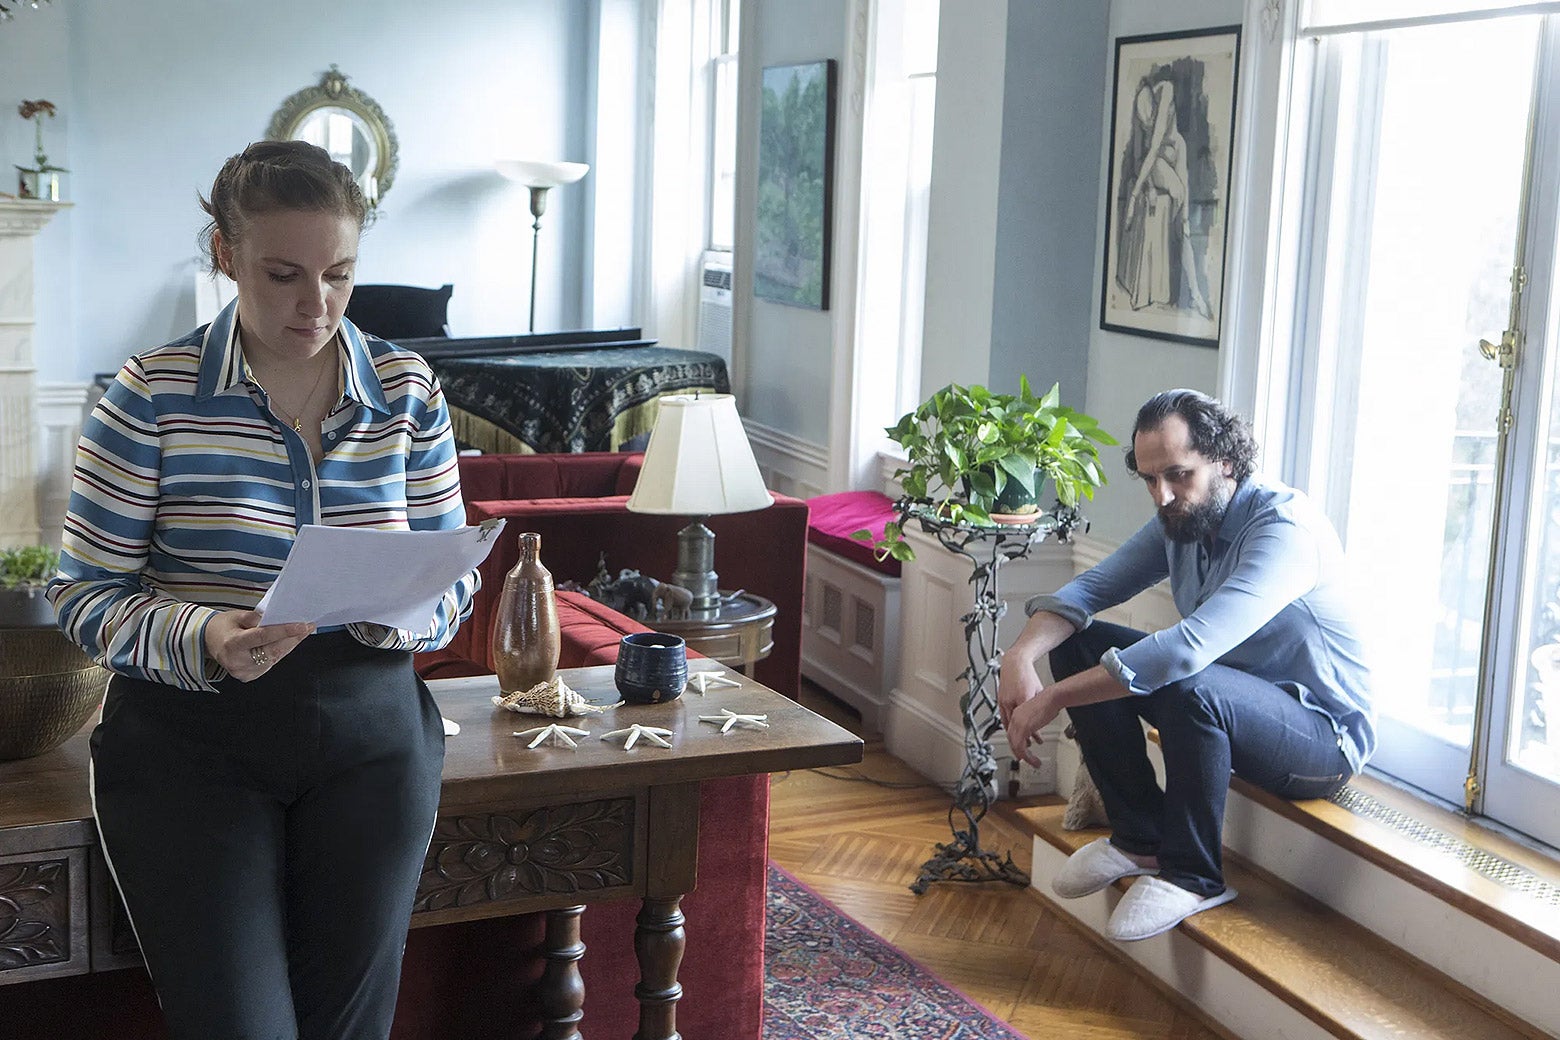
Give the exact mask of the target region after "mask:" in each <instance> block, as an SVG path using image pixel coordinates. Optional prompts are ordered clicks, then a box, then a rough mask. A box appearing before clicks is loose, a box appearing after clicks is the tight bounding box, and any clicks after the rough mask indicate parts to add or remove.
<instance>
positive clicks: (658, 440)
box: [628, 394, 775, 611]
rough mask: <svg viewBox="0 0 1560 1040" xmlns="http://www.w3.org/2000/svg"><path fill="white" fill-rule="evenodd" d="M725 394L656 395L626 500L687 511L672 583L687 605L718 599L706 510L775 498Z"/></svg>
mask: <svg viewBox="0 0 1560 1040" xmlns="http://www.w3.org/2000/svg"><path fill="white" fill-rule="evenodd" d="M774 501H775V500H774V498H773V497H772V496H771V495H770V494H769V491H768V490H767V489H766V488H765V487H764V478H763V477H762V476H760V475H759V472H758V462H757V461H756V460H754V458H753V448H752V446H751V445H749V444H748V439H747V433H746V432H745V431H744V430H743V429H742V419H741V417H739V416H738V415H737V401H736V398H734V397H732V396H731V395H730V394H692V395H685V394H671V395H668V396H666V397H662V398H661V399H660V408H659V411H658V413H657V416H656V423H655V427H654V428H653V429H652V430H651V431H650V443H649V444H648V445H647V446H646V447H645V462H644V468H642V469H641V470H640V471H639V481H638V483H636V484H635V485H634V493H633V494H632V495H630V496H629V497H628V508H629V510H630V511H631V512H635V513H663V514H664V513H673V514H681V515H684V516H693V517H695V518H696V519H695V520H694V521H693V523H691V524H689V525H688V526H687V527H684V528H683V529H682V530H681V531H678V532H677V569H676V570H675V571H673V572H672V583H673V584H676V585H681V586H682V587H683V588H685V589H687V590H688V591H689V592H691V593H693V602H692V603H691V604H690V609H692V610H694V611H705V610H714V609H715V608H716V607H718V606H719V605H720V592H719V585H718V579H717V578H716V575H715V532H713V531H711V530H710V529H709V528H708V527H705V526H704V522H703V521H704V517H706V516H711V515H713V514H717V513H745V512H747V511H749V510H751V509H763V508H765V507H767V506H771V505H773V504H774Z"/></svg>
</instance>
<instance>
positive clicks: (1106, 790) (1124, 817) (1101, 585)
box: [997, 390, 1376, 940]
mask: <svg viewBox="0 0 1560 1040" xmlns="http://www.w3.org/2000/svg"><path fill="white" fill-rule="evenodd" d="M1256 452H1257V449H1256V444H1255V442H1254V441H1253V440H1252V436H1251V430H1250V427H1249V426H1247V424H1246V423H1245V421H1244V420H1242V419H1241V418H1240V417H1239V416H1237V415H1234V414H1232V413H1230V412H1229V411H1227V410H1226V409H1225V408H1224V406H1223V405H1221V404H1220V403H1219V402H1218V401H1216V400H1214V399H1213V398H1210V397H1208V396H1206V395H1204V394H1200V393H1198V392H1197V391H1195V390H1168V391H1166V392H1164V393H1161V394H1158V395H1156V396H1155V397H1153V398H1151V399H1150V400H1149V401H1148V402H1147V403H1146V404H1144V405H1143V407H1142V408H1141V409H1139V411H1138V415H1137V421H1136V422H1135V423H1134V425H1133V428H1132V448H1131V450H1130V451H1128V453H1127V468H1128V469H1130V470H1131V471H1132V472H1133V473H1134V474H1135V475H1136V476H1138V477H1139V478H1141V479H1142V481H1143V483H1144V485H1145V486H1146V487H1147V488H1148V494H1149V497H1150V498H1151V499H1152V500H1153V503H1154V506H1155V509H1156V511H1157V513H1158V515H1157V516H1156V517H1155V518H1154V519H1152V520H1150V521H1149V522H1148V523H1147V524H1146V525H1145V526H1144V527H1143V528H1142V529H1141V530H1139V531H1138V532H1137V533H1136V534H1134V535H1133V536H1132V537H1131V538H1129V539H1127V541H1126V542H1125V543H1123V544H1122V546H1121V548H1119V549H1117V550H1116V551H1115V552H1114V553H1112V554H1111V555H1110V556H1109V557H1107V558H1106V559H1105V560H1103V561H1102V562H1101V563H1100V564H1099V565H1098V566H1095V567H1093V568H1091V569H1090V570H1088V571H1086V572H1084V573H1083V574H1080V575H1079V576H1078V577H1077V578H1075V579H1073V580H1072V581H1070V582H1068V583H1067V584H1066V585H1064V586H1062V588H1060V589H1058V590H1057V591H1056V592H1055V593H1052V594H1049V595H1041V596H1035V597H1034V598H1032V599H1030V600H1029V602H1028V603H1027V604H1026V605H1025V612H1026V613H1027V614H1028V615H1029V621H1028V623H1027V624H1026V625H1025V627H1024V631H1023V633H1022V634H1021V635H1020V636H1019V638H1018V639H1017V640H1016V641H1015V642H1014V643H1013V645H1012V646H1011V647H1010V648H1009V649H1008V651H1007V653H1006V656H1005V660H1004V662H1003V668H1002V670H1001V679H1000V683H999V685H998V689H997V702H998V708H999V711H1000V714H1001V718H1002V722H1003V725H1004V726H1005V727H1006V729H1007V736H1008V743H1009V745H1010V746H1011V747H1012V750H1013V754H1014V756H1015V757H1017V758H1021V759H1023V760H1025V761H1027V762H1030V763H1031V764H1036V765H1037V764H1038V761H1037V760H1036V758H1035V755H1034V745H1035V744H1036V743H1037V742H1038V740H1039V734H1040V731H1041V730H1042V729H1043V728H1045V727H1046V726H1047V725H1049V724H1050V723H1051V721H1052V720H1054V719H1055V718H1056V716H1057V715H1058V714H1059V713H1060V712H1061V711H1062V710H1063V709H1064V708H1065V709H1066V710H1067V713H1068V715H1069V717H1070V718H1071V720H1072V726H1073V730H1074V732H1075V734H1076V736H1077V739H1078V746H1079V748H1080V750H1081V752H1082V755H1083V761H1084V764H1085V765H1086V766H1087V767H1088V770H1089V773H1090V775H1091V776H1092V777H1093V778H1094V782H1095V786H1096V787H1098V789H1099V792H1100V798H1101V801H1102V802H1103V803H1104V806H1105V812H1106V815H1107V816H1108V817H1109V818H1110V827H1111V835H1110V837H1109V838H1101V839H1099V840H1097V841H1095V842H1092V843H1090V844H1089V845H1086V846H1084V847H1083V848H1081V849H1079V850H1078V851H1077V852H1075V853H1074V854H1073V855H1072V856H1071V857H1070V858H1069V859H1068V861H1067V863H1066V865H1065V866H1063V868H1062V869H1061V871H1060V872H1059V873H1058V874H1057V876H1056V878H1055V879H1054V880H1053V881H1052V888H1053V889H1054V891H1055V892H1056V894H1057V895H1059V896H1062V897H1063V898H1069V899H1071V898H1077V897H1079V896H1084V895H1088V894H1090V893H1092V892H1098V891H1100V890H1102V889H1104V888H1106V887H1107V886H1109V885H1110V884H1111V883H1112V882H1114V881H1116V880H1117V879H1118V878H1124V877H1137V881H1135V882H1134V883H1133V885H1132V887H1131V888H1130V889H1128V891H1127V894H1126V895H1125V896H1124V897H1123V898H1122V900H1121V902H1120V903H1118V904H1117V906H1116V909H1115V911H1114V912H1113V913H1112V914H1111V918H1110V923H1109V925H1108V926H1107V929H1106V933H1107V934H1108V935H1109V936H1110V937H1111V938H1113V939H1118V940H1135V939H1146V938H1148V937H1149V936H1151V935H1158V934H1159V933H1160V932H1164V931H1167V930H1169V929H1171V928H1173V927H1175V926H1176V925H1177V924H1179V923H1180V922H1181V921H1183V920H1185V919H1186V918H1187V917H1188V916H1190V915H1192V914H1194V913H1197V912H1199V911H1201V910H1206V909H1209V908H1211V907H1214V906H1218V905H1220V904H1221V903H1227V902H1229V901H1230V900H1231V899H1233V898H1234V897H1235V891H1234V890H1233V889H1231V888H1228V887H1226V886H1225V884H1224V872H1223V861H1222V855H1221V851H1222V830H1223V823H1224V802H1225V798H1226V795H1227V793H1228V789H1229V778H1230V773H1231V772H1232V771H1233V772H1234V774H1235V775H1237V776H1239V777H1241V778H1243V779H1245V780H1248V781H1250V782H1251V783H1253V784H1256V785H1257V786H1259V787H1261V788H1263V789H1264V790H1267V791H1271V792H1272V793H1274V794H1276V795H1280V796H1282V797H1285V798H1326V797H1328V796H1330V795H1332V794H1333V793H1334V792H1336V791H1337V790H1338V789H1339V788H1341V787H1342V786H1343V785H1344V784H1345V783H1347V782H1348V780H1349V779H1350V777H1352V776H1353V775H1354V774H1356V773H1358V772H1359V771H1360V769H1361V768H1363V767H1364V765H1365V762H1366V760H1367V759H1369V757H1370V755H1371V752H1372V751H1373V750H1374V749H1375V744H1376V736H1375V712H1374V709H1373V708H1372V705H1371V691H1370V672H1369V669H1368V667H1367V665H1366V662H1365V653H1364V649H1363V647H1362V645H1361V640H1360V629H1359V625H1358V623H1357V621H1356V619H1355V613H1356V603H1355V597H1354V596H1353V595H1352V593H1351V591H1350V590H1349V587H1348V582H1347V581H1346V570H1347V564H1346V563H1345V561H1344V557H1343V549H1342V546H1341V545H1340V544H1339V540H1338V535H1337V533H1336V532H1335V531H1334V529H1333V527H1332V524H1331V523H1330V522H1329V521H1328V520H1327V517H1326V516H1325V515H1323V514H1322V512H1321V510H1320V509H1318V508H1317V507H1316V506H1315V505H1314V504H1312V502H1311V501H1310V500H1309V499H1308V498H1306V496H1305V495H1303V494H1302V493H1301V492H1299V491H1296V490H1295V489H1293V488H1290V487H1285V486H1284V485H1282V484H1279V483H1277V482H1273V481H1265V480H1262V479H1260V478H1259V477H1257V476H1255V475H1254V474H1253V466H1254V463H1255V459H1256ZM1167 577H1168V578H1169V579H1170V589H1171V593H1172V595H1173V596H1174V599H1175V604H1176V608H1177V609H1178V610H1179V612H1180V614H1181V620H1180V621H1179V622H1178V623H1176V624H1174V625H1172V626H1170V627H1169V628H1166V629H1163V630H1161V631H1158V632H1155V633H1153V634H1148V633H1144V632H1139V631H1137V630H1135V629H1130V628H1126V627H1123V626H1121V625H1112V624H1108V623H1106V622H1103V621H1096V620H1094V615H1095V613H1097V612H1098V611H1101V610H1104V609H1106V608H1108V607H1112V606H1115V605H1117V604H1119V603H1123V602H1125V601H1126V600H1128V599H1131V598H1132V597H1133V596H1135V595H1137V594H1138V593H1139V592H1142V591H1143V590H1144V589H1147V588H1149V587H1150V586H1152V585H1155V584H1157V583H1158V582H1160V581H1162V580H1163V579H1165V578H1167ZM1045 654H1049V655H1050V666H1051V674H1052V675H1053V676H1054V677H1055V680H1054V681H1053V682H1051V683H1050V684H1049V685H1047V684H1044V683H1042V682H1041V680H1040V677H1039V675H1038V674H1037V673H1036V671H1035V665H1036V664H1037V663H1038V662H1039V660H1040V658H1041V656H1042V655H1045ZM1144 721H1146V722H1148V723H1149V724H1150V725H1152V726H1154V727H1156V728H1157V729H1158V730H1159V744H1160V750H1161V752H1162V755H1163V758H1164V768H1165V785H1164V787H1163V789H1161V788H1160V786H1159V783H1158V781H1157V780H1156V778H1155V774H1154V769H1153V765H1152V763H1151V762H1150V761H1149V758H1148V752H1147V743H1146V740H1145V736H1144V731H1143V722H1144Z"/></svg>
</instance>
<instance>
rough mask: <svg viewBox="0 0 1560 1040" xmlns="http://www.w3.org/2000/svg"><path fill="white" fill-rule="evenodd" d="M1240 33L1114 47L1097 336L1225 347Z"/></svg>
mask: <svg viewBox="0 0 1560 1040" xmlns="http://www.w3.org/2000/svg"><path fill="white" fill-rule="evenodd" d="M1239 58H1240V27H1239V26H1226V27H1223V28H1217V29H1199V30H1196V31H1192V32H1179V33H1159V34H1156V35H1152V36H1123V37H1121V38H1120V39H1118V40H1117V41H1116V68H1115V76H1114V78H1113V80H1112V92H1111V119H1110V166H1109V178H1108V181H1107V183H1108V185H1109V194H1108V196H1107V198H1106V200H1105V206H1106V211H1105V277H1104V284H1103V286H1102V287H1101V291H1100V328H1102V329H1111V330H1113V331H1116V332H1131V333H1136V334H1137V335H1140V336H1155V337H1158V338H1160V339H1168V340H1177V341H1179V342H1182V343H1194V344H1197V345H1199V346H1207V347H1217V346H1218V345H1219V314H1220V310H1221V309H1222V306H1223V303H1224V251H1225V240H1226V232H1227V230H1228V218H1229V207H1230V159H1231V151H1232V146H1233V143H1234V127H1235V96H1236V95H1235V86H1236V83H1235V77H1236V69H1237V66H1238V63H1239Z"/></svg>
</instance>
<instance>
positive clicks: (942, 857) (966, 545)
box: [909, 506, 1082, 895]
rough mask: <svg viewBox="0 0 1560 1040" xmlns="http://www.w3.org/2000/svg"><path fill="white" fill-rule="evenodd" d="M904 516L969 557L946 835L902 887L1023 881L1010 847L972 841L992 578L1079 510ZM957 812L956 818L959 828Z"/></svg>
mask: <svg viewBox="0 0 1560 1040" xmlns="http://www.w3.org/2000/svg"><path fill="white" fill-rule="evenodd" d="M909 518H910V519H913V520H915V521H916V522H917V523H919V524H920V527H921V530H923V531H925V532H926V533H927V534H929V535H931V536H932V537H934V538H936V539H937V541H938V542H939V543H940V544H941V545H942V546H943V548H945V549H947V550H948V551H950V552H953V553H957V554H958V555H960V556H963V557H964V558H965V559H967V560H969V561H970V563H971V565H972V569H971V572H970V584H971V585H973V586H974V591H975V598H974V604H973V606H972V607H971V609H970V612H969V613H968V614H965V615H963V616H962V617H961V618H960V619H959V620H960V621H962V622H963V623H964V642H965V648H966V653H967V656H968V659H969V665H968V667H966V668H965V669H964V671H962V672H960V673H959V676H958V678H960V679H962V680H963V681H964V684H965V692H964V694H963V696H961V697H960V698H959V712H960V715H961V717H962V721H963V728H964V772H963V773H962V774H961V775H960V777H959V781H958V784H957V785H956V786H955V787H954V791H953V804H952V805H951V806H950V807H949V808H948V827H949V829H950V830H952V831H953V840H952V841H951V842H939V843H938V844H937V854H936V855H934V856H933V857H932V858H931V859H929V860H927V861H926V862H925V863H923V864H921V873H920V876H919V877H917V878H916V879H915V882H914V883H913V884H911V886H910V891H912V892H914V893H916V894H917V895H920V894H922V893H924V892H925V891H926V889H927V887H928V886H930V885H931V884H932V883H933V882H937V881H967V882H978V881H1006V882H1008V883H1009V884H1014V885H1028V884H1029V875H1028V874H1026V873H1025V872H1024V871H1023V870H1021V869H1019V867H1018V866H1017V865H1016V864H1015V863H1014V862H1013V854H1012V853H1011V852H1008V853H1006V854H1005V855H1003V854H999V853H996V852H993V851H991V850H989V849H983V848H981V847H980V821H981V820H982V819H983V818H984V817H985V815H986V813H987V811H988V810H989V809H990V808H991V803H992V801H993V800H994V799H995V798H996V793H997V779H996V777H997V762H996V758H995V757H994V756H993V755H992V753H991V736H992V734H993V733H995V732H996V731H997V730H998V729H1000V728H1001V725H1002V722H1001V719H1000V718H999V717H998V714H997V677H998V675H999V673H1000V670H1001V658H1002V649H1001V647H1000V645H999V644H998V642H997V626H998V624H999V623H1000V622H1001V620H1002V617H1003V615H1005V614H1006V613H1007V604H1006V603H1004V602H1003V601H1002V597H1001V595H1000V594H999V592H998V583H997V577H998V573H999V572H1000V570H1001V568H1002V565H1003V564H1004V563H1007V562H1009V561H1012V560H1020V559H1023V558H1024V557H1025V556H1028V555H1029V550H1030V549H1031V548H1032V547H1033V546H1035V545H1036V544H1038V543H1040V542H1043V541H1045V540H1046V539H1047V538H1049V537H1051V536H1053V535H1054V536H1055V537H1056V538H1057V540H1058V541H1062V542H1065V541H1067V540H1068V538H1069V536H1070V535H1071V533H1072V531H1073V528H1074V527H1076V526H1077V525H1078V524H1079V523H1081V522H1082V517H1080V516H1079V515H1078V512H1077V510H1075V509H1070V508H1067V507H1064V506H1057V507H1056V509H1054V510H1053V511H1051V512H1049V513H1041V514H1040V515H1039V516H1037V517H1036V518H1035V519H1034V520H1032V521H1030V522H1029V523H1024V524H995V525H989V526H987V525H980V526H977V525H974V524H968V523H954V522H951V521H948V520H946V519H943V518H941V517H939V516H936V515H935V514H934V513H932V512H931V511H930V510H922V509H920V508H915V509H912V510H911V511H910V513H909ZM959 816H962V817H963V818H964V825H963V826H962V827H961V826H960V825H959V821H958V817H959Z"/></svg>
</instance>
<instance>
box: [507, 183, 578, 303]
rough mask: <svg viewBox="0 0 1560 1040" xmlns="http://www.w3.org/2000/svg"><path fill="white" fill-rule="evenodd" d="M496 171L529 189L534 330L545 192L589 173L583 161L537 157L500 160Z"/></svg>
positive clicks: (545, 205)
mask: <svg viewBox="0 0 1560 1040" xmlns="http://www.w3.org/2000/svg"><path fill="white" fill-rule="evenodd" d="M496 165H497V166H498V172H499V173H501V174H503V175H504V176H505V177H508V178H509V179H510V180H512V181H519V182H520V183H521V184H524V185H525V186H526V187H527V188H530V189H531V216H532V217H533V218H534V222H533V223H532V224H531V331H532V332H535V331H536V243H537V240H538V239H539V238H540V237H541V234H542V214H543V213H546V212H547V192H548V190H549V189H552V188H559V187H562V186H563V185H565V184H573V183H574V182H575V181H577V180H579V179H580V178H581V177H583V176H585V174H586V173H588V172H590V164H589V163H582V162H543V161H541V160H537V159H500V160H498V162H497V164H496Z"/></svg>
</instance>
